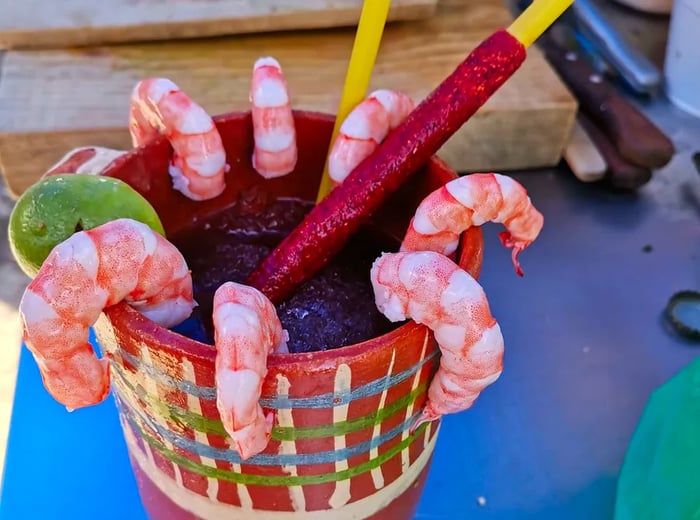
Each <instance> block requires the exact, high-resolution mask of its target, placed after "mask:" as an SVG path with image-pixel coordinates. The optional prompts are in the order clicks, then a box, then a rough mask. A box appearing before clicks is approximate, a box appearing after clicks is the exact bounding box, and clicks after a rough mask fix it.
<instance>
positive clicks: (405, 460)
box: [401, 329, 430, 471]
mask: <svg viewBox="0 0 700 520" xmlns="http://www.w3.org/2000/svg"><path fill="white" fill-rule="evenodd" d="M429 340H430V332H429V331H428V330H427V329H426V331H425V339H424V340H423V350H421V353H420V358H421V359H424V358H425V352H426V351H427V350H428V343H429ZM422 372H423V368H422V367H421V369H420V370H419V371H418V372H416V373H415V375H414V376H413V382H412V383H411V392H413V390H415V389H416V388H418V385H419V384H420V375H421V373H422ZM414 404H415V401H413V402H410V403H408V407H406V416H405V418H404V421H407V420H408V419H409V417H412V416H413V409H414ZM406 439H408V428H407V429H405V430H404V431H403V433H402V434H401V441H404V440H406ZM410 462H411V461H410V458H409V453H408V449H405V450H402V451H401V468H402V469H403V471H406V468H408V465H409V464H410Z"/></svg>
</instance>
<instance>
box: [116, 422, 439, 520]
mask: <svg viewBox="0 0 700 520" xmlns="http://www.w3.org/2000/svg"><path fill="white" fill-rule="evenodd" d="M124 437H125V439H126V444H127V446H128V448H129V450H130V452H131V454H132V456H133V457H134V460H135V461H136V463H137V464H138V465H139V467H140V468H141V470H142V471H143V472H144V473H145V475H146V476H147V477H148V478H149V479H150V480H151V482H153V484H154V485H155V486H156V487H157V488H158V489H159V490H160V491H161V492H162V493H163V494H164V495H165V496H167V497H168V498H169V499H170V500H172V501H173V502H174V503H175V504H176V505H177V506H178V507H180V508H182V509H184V510H185V511H188V512H189V513H191V514H193V515H195V516H197V517H199V518H201V519H202V520H220V519H221V518H226V519H227V520H256V519H259V518H265V520H328V519H329V518H332V519H333V520H357V519H358V518H367V517H368V516H371V515H373V514H375V513H377V512H378V511H380V510H381V509H383V508H385V507H386V506H387V505H389V504H390V503H391V502H392V501H393V500H394V499H395V498H396V497H398V496H399V495H401V494H402V493H403V492H404V491H406V490H407V489H408V488H409V487H410V486H411V485H412V484H413V483H414V481H415V480H416V478H418V475H419V474H420V472H421V471H422V470H423V468H424V467H425V466H426V464H427V463H428V460H429V459H430V455H431V454H432V452H433V450H434V449H435V442H436V439H437V435H436V436H434V437H433V440H432V442H430V443H429V444H428V445H427V446H426V449H425V450H424V451H423V453H421V454H420V456H419V457H418V458H417V459H416V461H415V463H414V464H413V465H412V466H410V467H409V468H408V470H407V471H406V472H405V473H403V474H402V475H401V476H400V477H399V478H397V479H396V480H395V481H394V482H392V483H391V484H389V485H388V486H385V487H383V488H382V489H380V490H379V491H377V492H376V493H374V494H373V495H371V496H368V497H366V498H363V499H361V500H357V501H355V502H352V503H350V504H346V505H344V506H342V507H340V508H338V509H335V510H333V512H330V511H328V510H324V511H306V512H302V511H299V512H297V511H265V512H264V513H263V512H261V511H250V510H244V509H242V508H240V507H236V506H231V505H228V504H223V503H221V502H212V501H211V500H209V499H208V498H206V497H203V496H201V495H198V494H197V493H194V492H192V491H190V490H188V489H185V488H183V487H182V486H179V485H177V484H176V483H175V482H173V480H172V479H171V478H170V477H168V476H167V475H166V474H165V473H163V472H162V471H161V470H160V469H158V468H157V467H156V466H155V465H154V464H151V463H150V461H149V460H148V459H147V458H146V457H144V456H143V455H142V454H141V452H140V450H139V449H138V445H137V444H136V439H134V436H133V434H132V433H131V431H130V430H129V429H125V430H124ZM262 515H264V516H262Z"/></svg>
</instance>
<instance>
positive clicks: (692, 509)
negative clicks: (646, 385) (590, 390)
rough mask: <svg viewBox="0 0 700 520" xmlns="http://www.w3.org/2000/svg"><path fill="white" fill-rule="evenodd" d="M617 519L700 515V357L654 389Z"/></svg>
mask: <svg viewBox="0 0 700 520" xmlns="http://www.w3.org/2000/svg"><path fill="white" fill-rule="evenodd" d="M615 520H700V357H698V358H696V359H695V360H694V361H692V362H691V363H690V364H689V365H688V366H686V367H685V368H683V369H682V370H681V371H680V372H679V373H677V374H676V375H675V376H673V377H672V378H671V379H670V380H669V381H667V382H666V383H664V384H663V385H662V386H660V387H659V388H657V389H656V390H655V391H654V392H653V394H652V395H651V398H650V399H649V402H648V403H647V405H646V407H645V409H644V412H643V413H642V417H641V420H640V422H639V424H638V425H637V429H636V430H635V432H634V435H633V436H632V440H631V442H630V444H629V446H628V448H627V454H626V455H625V460H624V463H623V465H622V470H621V472H620V476H619V480H618V488H617V500H616V504H615Z"/></svg>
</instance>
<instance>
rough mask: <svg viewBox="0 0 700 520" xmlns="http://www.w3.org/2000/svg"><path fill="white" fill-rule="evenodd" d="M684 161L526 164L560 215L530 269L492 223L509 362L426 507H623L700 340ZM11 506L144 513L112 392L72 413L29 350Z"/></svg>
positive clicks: (135, 517) (579, 514)
mask: <svg viewBox="0 0 700 520" xmlns="http://www.w3.org/2000/svg"><path fill="white" fill-rule="evenodd" d="M688 164H689V163H688ZM688 168H692V167H691V166H688ZM682 175H688V178H687V179H681V180H680V182H678V183H676V184H674V185H667V184H663V183H664V182H666V181H659V182H654V183H652V185H650V186H649V188H648V189H647V190H643V191H642V192H640V193H639V194H638V195H636V196H635V195H619V194H610V193H607V192H605V191H603V190H600V189H598V188H596V187H593V186H587V185H584V184H581V183H580V182H578V181H576V180H575V179H573V178H572V176H571V174H570V173H568V172H567V171H566V170H564V169H554V170H547V171H537V172H525V173H522V174H518V175H514V176H515V177H516V178H518V179H519V180H520V181H521V182H522V183H523V184H524V185H525V186H526V187H527V189H528V191H529V193H530V195H531V197H532V199H533V201H534V202H535V204H536V205H537V206H538V207H539V208H540V209H541V210H542V212H543V213H544V215H545V219H546V220H545V227H544V230H543V232H542V234H541V236H540V238H539V239H538V240H537V242H536V243H535V244H533V245H532V246H531V247H530V248H529V249H528V250H526V251H525V252H524V253H523V254H522V256H521V262H522V266H523V268H524V270H525V277H524V278H522V279H520V278H518V277H517V276H516V275H515V274H514V272H513V267H512V265H511V263H510V254H509V252H507V251H505V250H504V249H503V248H502V247H501V246H500V244H499V242H498V239H497V236H496V234H497V232H498V231H500V226H497V225H488V226H485V236H486V262H485V268H484V272H483V275H482V278H481V282H482V284H483V286H484V288H485V290H486V293H487V295H488V297H489V300H490V304H491V309H492V312H493V313H494V315H495V317H496V318H497V319H498V320H499V321H500V324H501V327H502V330H503V334H504V337H505V340H506V354H505V370H504V373H503V375H502V377H501V379H500V380H499V381H498V382H497V383H496V384H494V385H493V386H491V387H490V388H488V389H487V390H486V391H485V392H484V393H483V394H482V396H481V397H480V398H479V399H478V401H477V403H476V404H475V406H474V407H473V408H472V409H471V410H468V411H466V412H463V413H461V414H458V415H454V416H448V417H446V418H445V419H444V422H443V425H442V429H441V433H440V439H439V442H438V444H437V448H436V451H435V456H434V461H433V466H432V469H431V472H430V475H429V479H428V482H427V485H426V489H425V494H424V496H423V499H422V502H421V504H420V508H419V512H418V515H417V518H418V519H426V520H427V519H443V518H444V519H455V518H488V519H510V518H518V519H548V518H552V519H564V518H565V519H567V520H575V519H586V520H590V519H594V518H595V519H605V518H612V513H613V507H614V501H615V490H616V479H617V476H618V473H619V470H620V466H621V463H622V460H623V457H624V454H625V450H626V448H627V445H628V442H629V439H630V436H631V435H632V432H633V431H634V428H635V426H636V424H637V421H638V420H639V416H640V413H641V411H642V409H643V407H644V404H645V403H646V400H647V399H648V397H649V395H650V392H651V391H652V390H653V389H654V388H656V387H657V386H658V385H660V384H662V383H663V382H664V381H666V380H667V379H668V378H669V377H670V376H671V375H673V374H674V373H676V372H677V371H678V370H680V369H681V368H682V367H683V366H685V365H686V364H687V363H688V362H689V361H690V360H691V359H693V357H694V356H696V355H697V353H698V350H697V349H696V348H694V347H693V346H692V345H691V344H689V343H686V342H684V341H683V340H681V339H679V338H677V337H676V336H674V335H673V334H671V333H669V331H668V330H667V329H666V327H665V326H664V323H663V320H662V318H661V315H662V311H663V308H664V306H665V304H666V302H667V300H668V298H669V296H671V294H672V293H674V292H675V291H678V290H681V289H691V288H694V289H697V288H698V287H699V286H700V284H699V283H698V282H699V281H700V262H699V261H698V254H699V253H700V226H698V215H699V213H700V211H699V210H698V207H700V204H698V201H700V186H699V185H698V184H699V183H698V179H697V174H696V173H695V172H693V173H692V174H690V173H687V172H685V170H683V172H682ZM686 180H687V182H686ZM659 183H661V184H659ZM647 244H648V245H650V246H651V248H652V250H651V252H644V251H643V248H644V246H645V245H647ZM479 497H483V498H484V500H485V502H483V501H480V500H478V499H479ZM480 502H481V503H480ZM0 518H2V519H17V518H29V519H34V518H37V519H46V520H50V519H68V518H71V519H75V520H83V519H85V520H88V519H89V520H92V519H96V518H100V519H104V520H107V519H112V518H114V519H123V518H129V519H131V520H140V519H142V518H145V514H144V512H143V509H142V506H141V505H140V503H139V498H138V494H137V490H136V486H135V482H134V479H133V477H132V474H131V470H130V467H129V463H128V459H127V455H126V448H125V445H124V441H123V439H122V436H121V430H120V426H119V423H118V421H117V414H116V409H115V406H114V403H113V401H112V400H109V401H108V402H106V403H103V404H102V405H100V406H97V407H92V408H89V409H83V410H79V411H76V412H73V413H71V414H69V413H67V412H66V411H65V409H64V408H62V407H61V406H59V405H58V404H56V403H55V402H54V401H53V400H52V399H51V398H50V397H49V396H48V395H47V393H46V392H45V391H44V389H43V386H42V384H41V380H40V378H39V374H38V372H37V369H36V367H35V365H34V362H33V360H32V359H31V356H29V355H28V354H27V352H26V350H25V351H24V352H23V354H22V359H21V363H20V370H19V378H18V383H17V390H16V398H15V406H14V414H13V418H12V427H11V431H10V438H9V445H8V452H7V462H6V468H5V475H4V487H3V490H2V502H1V503H0Z"/></svg>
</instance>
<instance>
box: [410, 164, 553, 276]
mask: <svg viewBox="0 0 700 520" xmlns="http://www.w3.org/2000/svg"><path fill="white" fill-rule="evenodd" d="M488 221H491V222H500V223H502V224H503V225H504V226H505V227H506V231H503V232H501V233H500V235H499V237H500V239H501V243H502V244H503V245H504V246H505V247H512V248H513V265H514V266H515V272H516V273H518V275H520V276H522V275H523V270H522V269H521V268H520V264H519V263H518V255H519V254H520V252H521V251H522V250H523V249H525V248H526V247H527V246H529V245H530V244H531V243H532V242H533V241H534V240H535V239H536V238H537V236H538V235H539V233H540V231H541V230H542V225H543V222H544V218H543V217H542V214H541V213H540V212H539V211H537V209H535V207H534V206H533V205H532V202H531V201H530V197H528V195H527V191H525V188H523V186H522V185H521V184H519V183H518V182H516V181H515V180H513V179H511V178H510V177H506V176H505V175H499V174H497V173H475V174H472V175H466V176H464V177H459V178H457V179H454V180H452V181H450V182H448V183H447V184H445V185H444V186H442V187H441V188H438V189H437V190H435V191H434V192H432V193H431V194H430V195H428V196H427V197H426V198H425V199H424V200H423V202H421V203H420V204H419V205H418V209H417V210H416V214H415V216H414V217H413V219H412V220H411V223H410V224H409V226H408V231H407V232H406V236H405V237H404V239H403V242H402V244H401V251H436V252H438V253H442V254H445V255H450V254H452V253H453V252H454V251H455V250H456V249H457V245H458V243H459V235H460V233H462V231H464V230H465V229H467V228H469V227H471V226H480V225H481V224H483V223H484V222H488Z"/></svg>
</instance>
